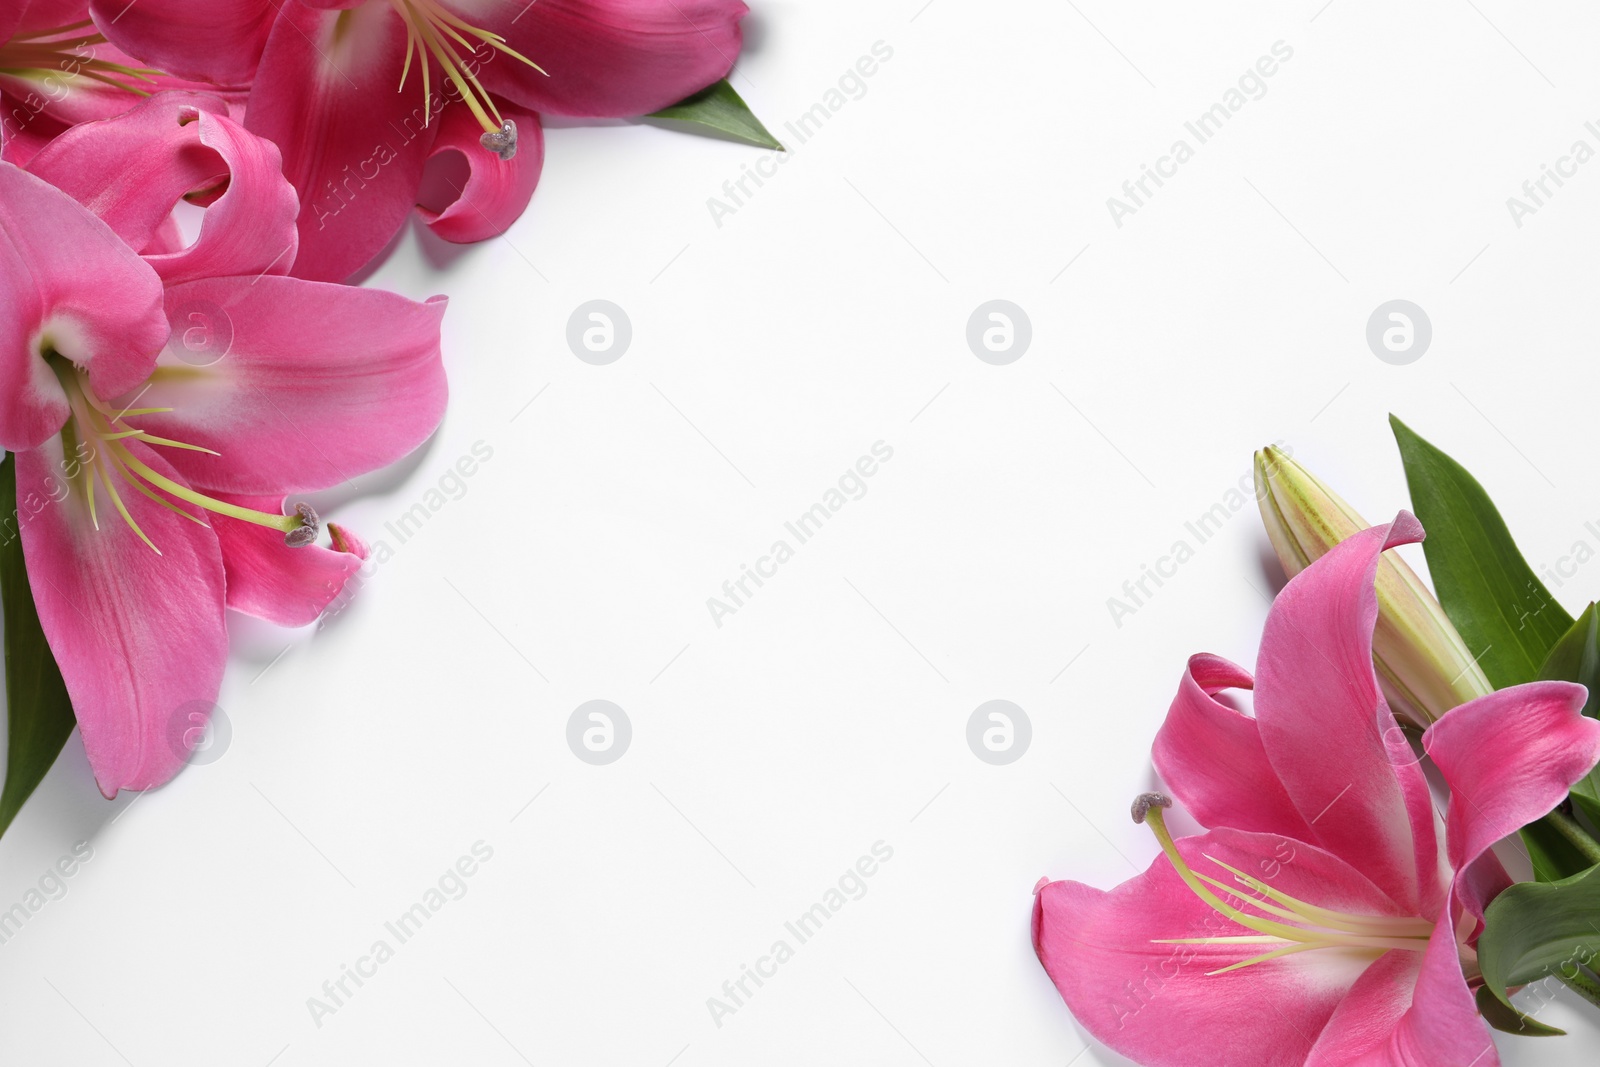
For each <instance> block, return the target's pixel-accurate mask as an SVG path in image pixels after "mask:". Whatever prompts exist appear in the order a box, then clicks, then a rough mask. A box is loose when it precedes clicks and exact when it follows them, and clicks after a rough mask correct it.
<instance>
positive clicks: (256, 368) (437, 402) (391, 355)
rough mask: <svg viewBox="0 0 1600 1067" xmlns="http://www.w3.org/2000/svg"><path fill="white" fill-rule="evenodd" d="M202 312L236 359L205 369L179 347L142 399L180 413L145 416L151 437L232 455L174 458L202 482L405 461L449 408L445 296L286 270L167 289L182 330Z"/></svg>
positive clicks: (324, 474) (279, 484)
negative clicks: (413, 294)
mask: <svg viewBox="0 0 1600 1067" xmlns="http://www.w3.org/2000/svg"><path fill="white" fill-rule="evenodd" d="M195 308H202V309H206V313H207V315H208V316H210V317H211V318H212V319H214V320H215V321H214V322H212V323H211V325H210V326H209V327H208V328H210V329H212V330H214V331H215V332H216V334H217V335H218V336H217V337H216V339H215V341H214V346H215V347H214V351H217V352H222V351H225V353H226V354H225V355H222V356H221V358H220V359H219V360H218V361H217V362H215V363H213V364H211V365H210V366H194V365H191V364H190V363H187V362H185V361H183V360H181V359H179V358H177V356H176V355H175V353H174V350H173V349H170V348H169V350H168V351H167V352H166V353H165V354H163V356H162V359H161V367H160V368H159V369H158V370H157V372H156V374H155V376H154V378H153V380H152V382H151V384H150V387H149V389H148V390H147V391H145V392H144V393H142V394H141V395H140V399H139V401H138V405H139V406H140V407H169V408H172V409H173V410H172V411H170V412H167V413H162V414H153V415H148V416H141V417H140V420H139V422H140V425H141V426H142V427H148V428H149V429H150V432H152V433H154V434H157V435H158V436H162V437H167V438H171V439H173V440H178V441H183V442H185V443H187V444H192V445H199V446H201V447H204V448H209V449H212V450H214V451H216V452H219V453H221V454H220V456H210V455H206V454H205V453H203V452H193V451H177V450H174V451H172V452H170V453H168V454H167V456H168V459H169V460H170V461H171V463H172V464H173V466H175V467H177V468H178V469H179V470H180V471H182V472H183V475H184V477H185V478H186V479H187V480H188V481H189V482H190V484H192V485H194V486H195V487H196V488H203V489H209V490H218V491H221V492H225V493H243V494H247V495H253V496H270V495H274V494H276V495H278V496H280V497H281V496H282V494H284V493H286V492H289V491H291V490H296V489H304V490H314V489H326V488H328V487H330V486H334V485H338V484H340V483H342V482H346V481H349V480H350V479H352V478H354V477H356V476H357V475H360V474H365V473H366V472H368V471H371V470H375V469H376V468H378V467H382V466H385V465H387V464H389V463H393V462H394V461H395V460H397V459H399V458H401V457H402V456H404V455H406V454H407V453H409V452H410V451H411V450H412V449H414V448H416V447H417V445H419V444H421V443H422V442H423V441H424V440H426V439H427V437H428V435H429V434H431V433H432V432H433V431H434V428H435V427H437V426H438V425H439V420H440V419H441V418H442V417H443V414H444V406H445V397H446V393H447V389H446V385H445V375H444V366H443V363H442V362H441V358H440V353H439V324H440V320H441V319H442V318H443V316H444V308H445V299H444V298H443V297H435V298H433V299H432V300H429V301H428V302H426V303H421V304H419V303H416V302H415V301H412V300H407V299H405V298H404V297H401V296H397V295H395V294H394V293H389V292H385V291H383V290H381V289H357V288H352V287H350V286H345V285H333V284H329V283H325V282H308V281H305V280H303V279H300V278H283V277H278V276H276V275H269V276H266V277H262V278H255V279H251V278H213V279H206V280H204V281H196V282H187V283H185V284H183V285H178V286H174V287H172V288H171V289H169V290H167V310H168V313H169V314H170V315H171V316H172V321H173V324H174V328H175V329H181V328H182V325H183V324H184V322H185V321H186V316H187V315H188V314H189V313H190V312H191V310H192V309H195ZM130 400H131V398H130Z"/></svg>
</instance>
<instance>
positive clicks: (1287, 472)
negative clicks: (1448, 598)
mask: <svg viewBox="0 0 1600 1067" xmlns="http://www.w3.org/2000/svg"><path fill="white" fill-rule="evenodd" d="M1255 474H1256V500H1257V502H1258V503H1259V504H1260V505H1261V520H1262V522H1263V523H1265V525H1266V527H1267V536H1268V537H1269V538H1270V539H1271V540H1272V547H1273V550H1274V551H1276V552H1277V554H1278V561H1279V562H1280V563H1282V564H1283V569H1284V572H1285V573H1286V574H1287V575H1288V576H1289V577H1291V578H1293V577H1294V576H1295V575H1296V574H1299V573H1300V572H1301V571H1303V570H1305V569H1306V567H1308V566H1310V564H1311V563H1312V562H1313V561H1314V560H1316V559H1319V558H1320V557H1321V556H1322V555H1323V554H1324V553H1326V552H1327V551H1328V550H1329V549H1330V548H1332V547H1333V546H1334V545H1336V544H1338V543H1339V542H1340V541H1343V540H1344V539H1345V538H1347V537H1349V536H1351V535H1352V534H1355V533H1359V532H1360V531H1362V530H1365V529H1367V528H1368V527H1369V526H1371V525H1372V524H1371V523H1369V522H1367V520H1366V519H1363V518H1362V517H1361V516H1360V515H1359V514H1357V513H1356V511H1355V509H1354V508H1352V507H1351V506H1350V505H1349V504H1346V503H1345V502H1344V501H1343V500H1341V499H1340V498H1339V496H1338V494H1337V493H1335V492H1334V491H1333V490H1331V489H1329V488H1328V487H1327V486H1325V485H1323V484H1322V483H1321V482H1320V481H1318V480H1317V479H1316V478H1315V477H1313V476H1312V475H1311V473H1310V472H1309V471H1307V470H1306V469H1305V468H1304V467H1302V466H1300V464H1298V463H1296V462H1295V461H1294V460H1293V459H1291V458H1290V457H1289V456H1288V455H1287V454H1286V453H1285V452H1283V451H1282V450H1281V449H1278V448H1273V447H1270V446H1269V447H1267V448H1265V449H1262V450H1261V451H1260V452H1257V453H1256V456H1255ZM1377 591H1378V625H1377V628H1376V630H1375V631H1374V632H1373V635H1372V659H1373V663H1374V665H1375V666H1376V668H1377V671H1378V680H1379V682H1381V683H1382V685H1383V691H1384V695H1385V696H1386V697H1387V698H1388V700H1389V705H1390V707H1391V708H1392V709H1393V710H1394V712H1395V713H1396V714H1397V715H1404V716H1406V717H1408V718H1410V719H1411V720H1412V721H1414V722H1415V723H1416V724H1417V725H1419V726H1423V727H1426V726H1427V725H1428V724H1429V723H1431V722H1433V721H1434V720H1435V719H1437V718H1438V717H1439V716H1441V715H1443V714H1444V713H1445V712H1447V711H1449V710H1450V709H1451V708H1453V707H1455V706H1456V705H1458V704H1465V703H1466V702H1467V701H1469V700H1472V699H1474V698H1476V697H1480V696H1483V695H1484V694H1485V693H1490V692H1493V691H1494V687H1493V686H1491V685H1490V684H1489V679H1488V678H1487V677H1486V676H1485V675H1484V673H1483V670H1482V668H1480V667H1479V666H1478V663H1477V660H1476V659H1474V658H1473V656H1472V653H1471V652H1469V651H1468V650H1467V646H1466V643H1465V642H1463V641H1462V640H1461V635H1460V634H1459V633H1457V632H1456V628H1455V626H1454V624H1452V623H1451V622H1450V619H1449V617H1448V616H1447V615H1445V613H1444V608H1442V607H1440V606H1439V601H1438V600H1437V599H1436V598H1435V597H1434V595H1433V593H1432V592H1431V591H1430V590H1429V589H1428V587H1427V585H1426V584H1425V583H1424V582H1423V581H1422V579H1421V578H1419V577H1418V576H1417V573H1416V572H1415V571H1413V570H1412V569H1411V568H1410V567H1409V566H1407V565H1406V563H1405V561H1404V560H1402V559H1401V558H1400V557H1399V556H1397V555H1396V554H1395V553H1393V552H1385V553H1384V554H1383V556H1382V557H1380V558H1379V561H1378V580H1377Z"/></svg>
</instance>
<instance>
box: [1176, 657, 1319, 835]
mask: <svg viewBox="0 0 1600 1067" xmlns="http://www.w3.org/2000/svg"><path fill="white" fill-rule="evenodd" d="M1254 684H1255V682H1254V680H1253V679H1252V678H1251V677H1250V672H1249V671H1247V670H1245V669H1244V668H1243V667H1240V666H1238V665H1236V664H1233V663H1229V662H1228V661H1227V660H1225V659H1223V658H1222V657H1221V656H1211V655H1204V654H1202V655H1198V656H1190V657H1189V665H1188V668H1187V669H1186V670H1185V671H1184V675H1183V681H1182V682H1180V683H1179V685H1178V695H1177V696H1176V697H1174V698H1173V700H1172V707H1171V709H1170V710H1169V711H1168V712H1167V719H1166V722H1164V723H1163V724H1162V726H1161V731H1160V733H1158V734H1157V735H1156V741H1155V748H1154V757H1155V765H1156V770H1157V771H1159V772H1160V774H1161V778H1162V780H1163V781H1164V782H1166V783H1167V786H1168V788H1169V789H1171V791H1172V794H1173V795H1174V796H1176V797H1177V798H1178V799H1179V800H1180V801H1181V802H1182V803H1183V806H1184V807H1185V808H1187V809H1188V811H1189V813H1190V814H1191V815H1193V816H1194V817H1195V819H1197V820H1198V821H1199V822H1200V825H1202V826H1228V827H1232V828H1233V829H1236V830H1251V831H1256V832H1260V833H1276V834H1284V835H1287V836H1289V837H1296V838H1300V839H1302V840H1312V839H1313V838H1314V835H1313V834H1312V832H1311V828H1310V827H1309V826H1308V825H1307V824H1306V820H1305V818H1304V817H1303V816H1301V814H1300V812H1299V811H1297V810H1296V809H1295V806H1294V803H1293V801H1291V800H1290V799H1289V794H1288V793H1286V792H1285V791H1284V788H1283V784H1282V783H1281V782H1279V781H1278V775H1277V772H1276V771H1274V770H1273V769H1272V764H1271V762H1270V761H1269V760H1268V759H1267V752H1266V749H1265V748H1264V747H1263V746H1262V744H1261V732H1260V730H1259V729H1258V727H1257V725H1256V720H1255V719H1254V718H1253V717H1251V716H1249V715H1246V714H1244V713H1243V712H1240V711H1237V710H1235V709H1234V708H1231V707H1228V706H1227V705H1226V704H1224V703H1222V702H1221V701H1220V700H1218V699H1217V698H1216V695H1215V694H1217V693H1218V692H1220V691H1221V690H1223V689H1249V688H1251V687H1252V686H1253V685H1254Z"/></svg>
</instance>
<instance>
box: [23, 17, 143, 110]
mask: <svg viewBox="0 0 1600 1067" xmlns="http://www.w3.org/2000/svg"><path fill="white" fill-rule="evenodd" d="M84 31H89V32H84ZM63 35H66V36H63ZM105 43H106V38H105V36H104V35H103V34H100V33H98V32H94V23H92V22H91V21H89V20H88V19H84V20H83V21H81V22H74V23H69V24H67V25H65V26H56V27H53V28H51V29H47V30H34V31H31V32H29V33H19V34H17V35H16V36H15V37H12V38H11V39H10V40H9V41H5V42H4V43H0V71H3V72H5V73H7V74H12V75H16V76H18V77H23V78H29V77H33V78H50V77H65V78H69V79H70V78H86V79H88V80H90V81H96V82H100V83H101V84H103V85H108V86H110V87H111V88H113V89H119V90H121V91H123V92H128V93H133V94H135V95H136V96H149V95H150V92H151V89H150V88H147V87H153V86H154V85H155V84H156V83H155V78H156V77H157V76H158V75H160V74H161V73H162V72H161V71H159V70H154V69H151V68H147V67H130V66H127V65H126V64H123V63H114V62H112V61H111V60H108V59H97V58H96V57H95V56H93V55H91V54H86V53H85V52H84V49H87V48H93V47H94V46H95V45H100V44H105Z"/></svg>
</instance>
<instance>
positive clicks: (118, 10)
mask: <svg viewBox="0 0 1600 1067" xmlns="http://www.w3.org/2000/svg"><path fill="white" fill-rule="evenodd" d="M90 7H91V10H92V11H93V13H94V15H95V19H96V22H97V24H98V25H99V26H100V27H101V28H102V29H103V30H104V32H105V33H106V34H107V35H108V36H109V37H110V38H111V39H112V41H113V42H114V43H116V44H117V45H118V46H120V47H121V48H123V49H125V50H126V51H128V52H130V53H132V54H134V55H137V56H139V57H140V58H141V59H142V60H144V61H145V62H146V63H149V64H151V65H153V66H158V67H160V68H161V69H162V70H165V71H168V72H171V73H173V74H178V75H182V76H184V77H189V78H198V79H202V80H205V81H208V82H211V83H212V84H215V85H218V86H226V87H243V86H249V89H250V96H249V101H248V104H247V106H246V110H245V116H246V117H245V123H246V125H247V126H248V127H249V129H251V130H252V131H254V132H256V133H259V134H261V135H262V136H264V137H267V138H270V139H271V140H273V141H274V142H276V143H277V145H278V146H279V148H281V149H282V150H283V158H284V168H283V169H284V173H285V174H286V175H288V177H289V180H290V181H291V182H292V183H293V184H294V187H295V189H296V190H297V191H298V192H299V194H300V200H301V214H300V221H299V226H300V238H301V245H302V248H303V250H304V254H303V256H302V258H301V260H300V263H299V265H298V267H297V269H296V272H295V273H296V274H299V275H301V276H303V277H308V278H319V279H326V280H332V281H339V280H343V279H345V278H348V277H349V276H350V275H351V274H353V273H355V272H356V271H358V270H359V269H361V267H363V266H364V265H365V264H366V263H367V262H369V261H370V260H371V259H372V258H373V257H374V256H376V255H377V254H378V253H379V252H381V251H382V250H383V248H384V247H385V245H387V244H388V242H389V241H390V239H391V238H393V237H394V235H395V233H396V232H398V230H399V229H400V227H401V226H402V225H403V224H404V223H405V221H406V219H407V218H408V217H409V216H410V214H411V211H412V209H413V207H416V206H417V202H418V193H419V190H420V188H421V185H422V174H423V167H424V165H425V164H426V163H427V161H428V159H429V158H431V157H433V156H435V155H438V154H440V153H444V152H456V153H458V154H460V155H461V156H462V157H464V158H465V160H466V161H467V164H468V167H469V169H470V176H469V177H468V178H467V180H466V182H465V184H464V185H463V186H462V187H461V188H460V189H459V190H458V193H459V195H458V197H457V198H456V199H454V200H453V201H452V202H451V203H449V204H447V205H443V206H440V207H439V209H438V210H427V209H424V210H423V211H422V217H423V220H424V221H425V222H426V223H428V225H429V226H431V227H432V228H433V229H434V231H435V232H436V233H438V234H439V235H440V236H441V237H443V238H445V239H446V240H449V241H458V242H465V241H481V240H484V239H485V238H488V237H492V236H495V235H497V234H500V233H502V232H504V230H505V229H506V227H507V226H509V225H510V224H511V223H512V222H513V221H515V220H516V218H517V217H518V216H519V215H521V213H522V211H523V209H524V208H525V207H527V204H528V200H529V198H530V197H531V196H532V195H533V190H534V186H535V185H536V184H537V182H538V180H539V170H540V167H541V166H542V164H543V159H544V139H543V132H542V127H541V126H540V121H539V115H540V114H553V115H564V116H576V117H597V118H627V117H632V116H637V115H646V114H649V113H651V112H653V111H658V110H660V109H661V108H664V107H667V106H669V105H671V104H674V103H677V102H678V101H680V100H682V99H683V98H684V97H687V96H689V95H691V94H692V93H695V92H698V91H699V90H701V89H703V88H705V87H706V86H708V85H711V84H713V83H715V82H716V81H717V80H718V79H720V78H722V77H724V76H725V75H726V74H727V73H728V71H729V70H730V69H731V68H732V66H733V61H734V59H735V58H736V57H737V56H738V55H739V48H740V44H741V37H740V30H739V20H740V19H741V18H743V17H744V15H745V13H746V11H747V8H746V7H745V5H744V3H743V2H742V0H539V2H538V3H530V2H529V0H139V2H138V3H136V4H133V5H131V6H129V5H128V4H127V3H126V2H125V0H95V2H94V3H92V4H91V5H90Z"/></svg>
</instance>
